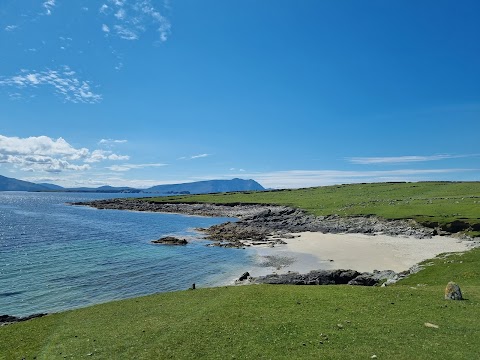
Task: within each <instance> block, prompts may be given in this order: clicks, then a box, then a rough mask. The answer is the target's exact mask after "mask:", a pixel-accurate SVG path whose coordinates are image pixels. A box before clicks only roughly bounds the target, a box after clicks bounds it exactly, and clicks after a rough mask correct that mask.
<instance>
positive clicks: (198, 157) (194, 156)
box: [190, 154, 210, 159]
mask: <svg viewBox="0 0 480 360" xmlns="http://www.w3.org/2000/svg"><path fill="white" fill-rule="evenodd" d="M207 156H210V154H199V155H193V156H191V157H190V159H200V158H204V157H207Z"/></svg>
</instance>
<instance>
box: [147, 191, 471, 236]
mask: <svg viewBox="0 0 480 360" xmlns="http://www.w3.org/2000/svg"><path fill="white" fill-rule="evenodd" d="M150 200H151V199H150ZM154 200H155V201H158V202H210V203H259V204H265V203H267V204H282V205H289V206H293V207H298V208H302V209H305V210H307V211H308V212H310V213H312V214H315V215H331V214H338V215H343V216H349V215H369V214H375V215H377V216H381V217H384V218H386V219H406V218H408V219H415V220H417V221H418V222H420V223H427V222H438V223H439V224H440V225H442V224H448V223H450V222H452V221H455V220H463V221H465V222H467V223H469V224H471V225H474V226H480V182H459V183H451V182H419V183H377V184H354V185H339V186H324V187H317V188H306V189H298V190H283V191H269V192H253V193H229V194H208V195H195V196H193V195H189V196H170V197H165V198H155V199H154ZM476 224H478V225H476ZM476 234H478V235H480V230H477V229H476Z"/></svg>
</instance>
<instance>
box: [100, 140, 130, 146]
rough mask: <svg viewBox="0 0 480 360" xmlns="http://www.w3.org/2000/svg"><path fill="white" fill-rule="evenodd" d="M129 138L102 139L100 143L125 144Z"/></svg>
mask: <svg viewBox="0 0 480 360" xmlns="http://www.w3.org/2000/svg"><path fill="white" fill-rule="evenodd" d="M126 142H128V140H115V139H101V140H100V141H99V142H98V144H99V145H113V144H125V143H126Z"/></svg>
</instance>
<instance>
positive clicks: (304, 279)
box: [235, 268, 418, 286]
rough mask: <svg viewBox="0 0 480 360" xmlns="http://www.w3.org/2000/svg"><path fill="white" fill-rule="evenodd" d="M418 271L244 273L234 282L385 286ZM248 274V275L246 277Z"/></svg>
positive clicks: (414, 269) (415, 269) (341, 270)
mask: <svg viewBox="0 0 480 360" xmlns="http://www.w3.org/2000/svg"><path fill="white" fill-rule="evenodd" d="M417 271H418V268H412V269H410V270H407V271H404V272H401V273H396V272H395V271H393V270H383V271H379V270H374V271H373V272H371V273H369V272H364V273H360V272H358V271H356V270H351V269H348V270H344V269H337V270H314V271H310V272H309V273H307V274H300V273H297V272H288V273H286V274H269V275H265V276H259V277H252V276H250V274H249V273H248V272H246V273H244V274H243V275H242V276H240V278H239V279H238V280H237V281H236V282H235V283H236V284H237V285H240V284H246V283H249V284H271V285H357V286H376V285H380V284H381V285H382V286H387V285H391V284H394V283H396V282H397V281H399V280H400V279H403V278H405V277H407V276H408V275H410V274H413V273H415V272H417ZM246 274H248V275H246Z"/></svg>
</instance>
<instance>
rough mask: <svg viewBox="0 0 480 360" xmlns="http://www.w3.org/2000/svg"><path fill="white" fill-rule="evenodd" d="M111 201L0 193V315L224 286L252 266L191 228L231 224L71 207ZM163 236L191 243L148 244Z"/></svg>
mask: <svg viewBox="0 0 480 360" xmlns="http://www.w3.org/2000/svg"><path fill="white" fill-rule="evenodd" d="M113 196H114V197H119V196H121V194H120V195H117V194H114V195H113ZM125 196H130V197H131V196H132V194H128V195H125ZM110 197H112V194H78V193H74V194H72V193H24V192H0V314H10V315H16V316H23V315H28V314H32V313H38V312H56V311H61V310H66V309H72V308H77V307H83V306H87V305H91V304H96V303H101V302H106V301H110V300H115V299H123V298H128V297H134V296H140V295H146V294H152V293H157V292H164V291H172V290H181V289H187V288H188V287H190V286H191V284H192V283H196V284H197V286H214V285H219V284H224V283H228V282H229V281H231V280H232V279H233V278H234V277H238V275H239V274H241V273H242V271H244V270H245V268H246V267H248V265H249V264H251V263H252V262H253V259H252V258H251V255H249V253H248V252H246V251H242V250H238V249H224V248H211V247H206V246H205V244H206V243H205V241H202V240H199V235H198V234H196V233H195V231H194V230H193V228H196V227H208V226H211V225H214V224H218V223H222V222H225V221H228V220H231V219H226V218H206V217H193V216H182V215H176V214H160V213H141V212H130V211H119V210H97V209H92V208H88V207H80V206H70V205H66V203H67V202H73V201H85V200H91V199H100V198H110ZM165 235H177V236H191V237H192V241H191V242H190V244H188V245H187V246H181V247H176V246H162V245H154V244H151V243H150V240H153V239H157V238H159V237H161V236H165Z"/></svg>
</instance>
